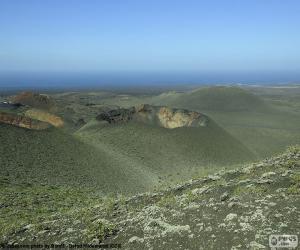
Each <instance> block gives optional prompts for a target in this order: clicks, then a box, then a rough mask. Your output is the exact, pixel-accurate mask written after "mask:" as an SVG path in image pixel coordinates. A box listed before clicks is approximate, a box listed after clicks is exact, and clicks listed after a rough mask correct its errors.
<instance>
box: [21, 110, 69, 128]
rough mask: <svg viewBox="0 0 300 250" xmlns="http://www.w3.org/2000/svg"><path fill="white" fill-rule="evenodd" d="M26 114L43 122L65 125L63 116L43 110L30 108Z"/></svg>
mask: <svg viewBox="0 0 300 250" xmlns="http://www.w3.org/2000/svg"><path fill="white" fill-rule="evenodd" d="M25 116H26V117H29V118H32V119H35V120H39V121H42V122H47V123H49V124H51V125H53V126H54V127H57V128H59V127H63V126H64V121H63V120H62V118H60V117H59V116H57V115H54V114H50V113H48V112H46V111H43V110H38V109H29V110H27V111H26V112H25Z"/></svg>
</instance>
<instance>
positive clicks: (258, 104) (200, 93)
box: [151, 86, 270, 112]
mask: <svg viewBox="0 0 300 250" xmlns="http://www.w3.org/2000/svg"><path fill="white" fill-rule="evenodd" d="M151 102H152V103H154V104H156V105H168V106H171V107H178V108H187V109H190V110H199V111H200V110H202V111H222V112H234V111H248V112H249V111H252V112H260V111H268V110H270V107H269V106H268V105H267V103H265V102H264V101H263V100H262V99H260V98H259V97H258V96H256V95H254V94H252V93H251V92H249V91H247V90H245V89H242V88H239V87H225V86H217V87H203V88H199V89H195V90H193V91H189V92H184V93H177V92H167V93H163V94H161V95H158V96H156V97H154V98H153V99H152V101H151Z"/></svg>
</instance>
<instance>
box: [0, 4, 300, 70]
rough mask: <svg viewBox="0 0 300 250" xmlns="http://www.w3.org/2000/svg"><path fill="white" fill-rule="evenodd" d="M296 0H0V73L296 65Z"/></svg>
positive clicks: (299, 19) (299, 63) (299, 38)
mask: <svg viewBox="0 0 300 250" xmlns="http://www.w3.org/2000/svg"><path fill="white" fill-rule="evenodd" d="M299 13H300V1H299V0H284V1H283V0H243V1H241V0H236V1H234V0H224V1H221V0H220V1H216V0H215V1H214V0H206V1H201V0H195V1H193V0H181V1H177V0H171V1H169V0H136V1H134V0H119V1H117V0H43V1H40V0H0V71H16V70H17V71H18V70H19V71H68V72H73V71H133V72H134V71H137V72H138V71H195V72H198V71H202V72H214V71H220V72H221V71H222V72H226V71H228V72H229V71H230V72H232V71H249V72H250V71H285V72H289V71H292V72H295V71H299V70H300V31H299V30H300V14H299Z"/></svg>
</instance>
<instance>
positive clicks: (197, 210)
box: [0, 147, 300, 250]
mask: <svg viewBox="0 0 300 250" xmlns="http://www.w3.org/2000/svg"><path fill="white" fill-rule="evenodd" d="M3 181H4V180H2V181H1V182H0V184H1V189H0V194H1V195H0V203H1V204H2V211H4V212H5V213H4V214H5V216H4V214H3V213H1V214H0V223H1V225H2V227H1V228H0V235H1V237H0V243H1V244H5V245H6V246H7V244H16V243H18V244H36V243H40V242H43V243H45V244H51V243H53V242H55V244H65V245H68V244H76V243H77V244H92V245H98V247H101V244H117V245H119V246H120V245H121V247H122V248H123V249H158V250H160V249H191V250H193V249H203V250H204V249H252V250H254V249H267V246H268V244H269V243H268V237H269V235H270V234H286V233H291V234H296V235H299V234H300V228H299V223H300V221H299V218H300V213H299V209H298V207H299V203H300V193H299V190H300V148H299V147H292V148H290V149H289V150H288V151H287V152H285V153H284V154H281V155H279V156H276V157H272V158H269V159H266V160H264V161H262V162H258V163H253V164H248V165H245V166H243V167H242V168H239V169H235V170H230V171H228V170H227V171H224V170H222V171H219V172H217V173H215V174H214V175H208V176H204V177H202V178H196V179H193V180H190V181H188V182H185V183H182V184H180V185H177V186H173V187H171V188H169V189H166V190H160V191H159V192H156V193H144V194H139V195H135V196H133V197H124V196H115V197H113V196H108V197H105V198H103V197H99V196H97V194H95V192H93V191H92V190H87V189H83V188H78V187H77V186H75V187H72V188H63V187H53V186H39V185H33V186H16V185H11V184H9V183H7V184H5V185H3ZM12 196H13V197H14V199H11V197H12ZM24 204H27V207H26V208H24ZM115 246H116V245H115ZM102 247H103V245H102Z"/></svg>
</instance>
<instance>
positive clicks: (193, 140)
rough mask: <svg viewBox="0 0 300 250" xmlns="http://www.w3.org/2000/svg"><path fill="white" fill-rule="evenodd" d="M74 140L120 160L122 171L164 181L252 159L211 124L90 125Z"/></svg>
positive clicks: (240, 144)
mask: <svg viewBox="0 0 300 250" xmlns="http://www.w3.org/2000/svg"><path fill="white" fill-rule="evenodd" d="M77 136H78V137H79V138H81V140H83V141H84V142H85V143H87V144H90V145H91V146H93V147H95V148H97V149H98V150H100V151H102V152H106V153H107V154H108V155H111V157H112V158H115V159H116V160H117V159H119V160H120V162H121V166H122V167H126V168H129V167H136V168H138V167H140V168H142V169H143V170H144V171H145V172H151V173H153V174H154V175H156V176H157V177H158V178H160V179H163V180H168V179H173V180H178V179H182V178H185V177H191V176H192V174H193V173H196V172H197V173H199V172H201V170H203V169H205V168H206V169H207V168H209V167H212V166H215V167H217V166H226V165H229V164H235V163H241V162H245V161H248V160H252V159H253V158H254V157H253V154H251V152H250V151H249V150H248V149H247V148H246V147H245V146H244V145H242V143H240V142H239V141H237V140H236V139H234V138H233V137H232V136H230V135H229V134H228V133H226V132H225V131H224V130H223V129H222V128H220V127H219V126H218V125H217V124H215V122H213V121H212V120H210V121H209V123H208V126H207V127H201V128H177V129H165V128H161V127H156V126H150V125H146V124H140V123H137V122H129V123H123V124H118V125H108V124H106V125H105V124H101V123H100V122H98V123H97V122H96V121H93V122H91V123H90V124H88V125H86V126H85V127H83V128H81V129H80V130H79V131H78V132H77Z"/></svg>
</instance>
